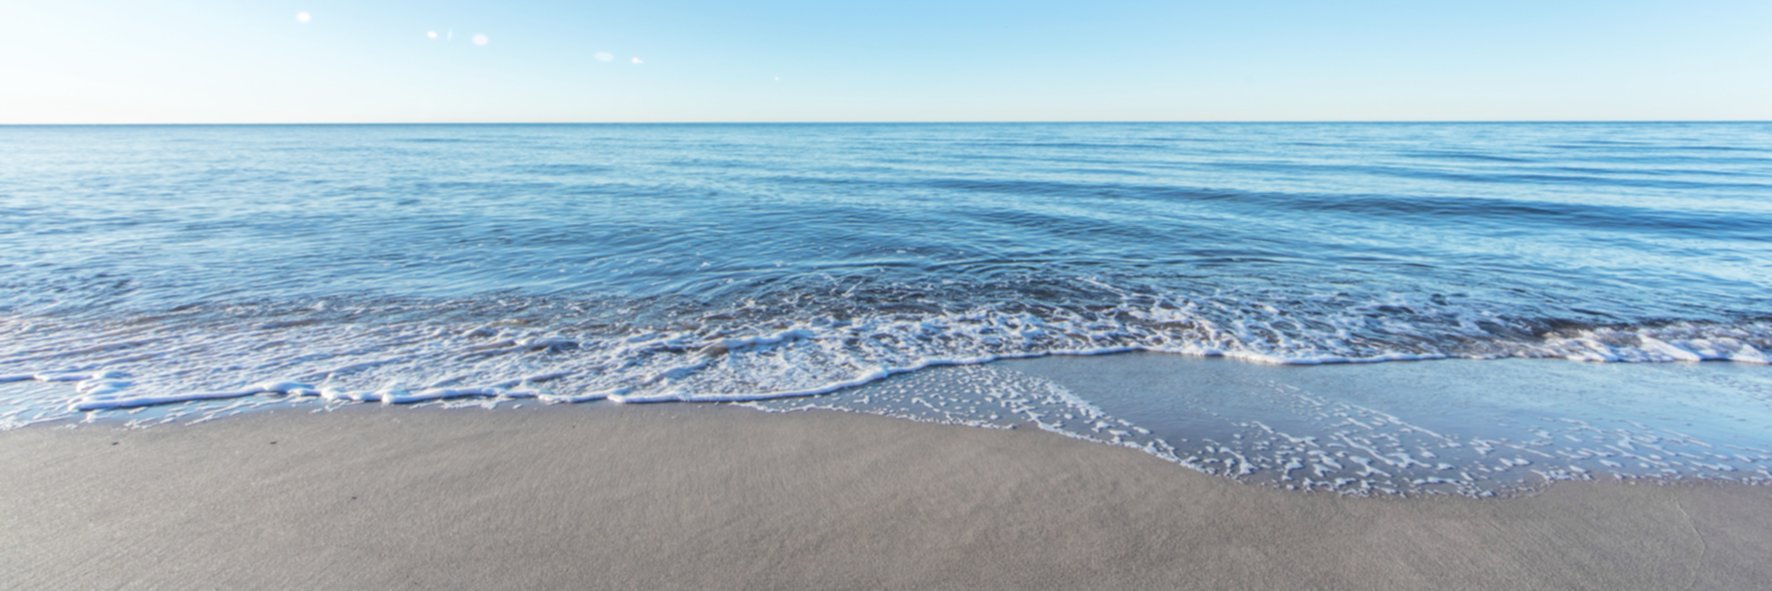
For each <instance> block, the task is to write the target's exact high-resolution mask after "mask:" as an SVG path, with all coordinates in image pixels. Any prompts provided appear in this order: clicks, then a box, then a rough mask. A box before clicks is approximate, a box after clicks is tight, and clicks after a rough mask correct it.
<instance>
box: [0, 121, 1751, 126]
mask: <svg viewBox="0 0 1772 591" xmlns="http://www.w3.org/2000/svg"><path fill="white" fill-rule="evenodd" d="M1532 123H1536V124H1545V123H1554V124H1607V123H1673V124H1679V123H1772V119H1148V120H1146V119H1123V120H1122V119H1063V120H1060V119H1053V120H989V119H974V120H966V119H936V120H914V119H904V120H896V119H895V120H877V121H870V120H755V121H747V120H690V121H311V122H298V121H195V122H174V121H162V122H50V123H13V122H0V127H229V126H263V127H275V126H285V127H296V126H338V127H345V126H377V125H385V126H400V125H411V126H418V125H463V126H467V125H488V126H490V125H1026V124H1073V125H1104V124H1532Z"/></svg>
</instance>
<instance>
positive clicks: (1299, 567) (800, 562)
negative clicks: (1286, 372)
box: [0, 405, 1772, 588]
mask: <svg viewBox="0 0 1772 591" xmlns="http://www.w3.org/2000/svg"><path fill="white" fill-rule="evenodd" d="M272 442H275V443H272ZM0 469H3V470H4V471H5V472H6V473H7V476H6V477H5V478H0V521H4V522H5V523H8V524H9V527H8V528H6V529H5V533H0V536H5V538H6V539H7V543H6V547H8V548H9V549H10V550H9V551H8V552H6V553H4V555H3V556H0V571H5V572H8V573H14V574H13V575H9V577H8V579H9V581H8V582H7V583H5V585H0V586H8V587H10V586H17V587H18V588H62V587H73V588H94V587H125V588H132V587H157V586H171V587H223V588H225V587H235V588H238V587H278V588H289V587H298V588H315V587H363V586H375V587H387V586H395V585H419V586H425V587H432V586H441V587H484V586H501V587H508V586H519V587H566V586H585V585H592V586H597V587H616V588H627V587H642V586H646V587H652V586H667V587H722V588H724V587H789V588H831V587H836V588H879V587H888V588H908V587H918V588H921V587H989V588H1010V587H1014V588H1024V587H1045V588H1060V587H1106V586H1112V585H1124V586H1133V587H1153V586H1160V587H1168V588H1224V587H1274V586H1286V587H1314V588H1353V587H1375V586H1389V587H1398V586H1408V587H1421V586H1430V585H1431V586H1436V587H1448V588H1497V587H1507V588H1672V587H1679V586H1685V585H1691V584H1696V585H1700V586H1703V587H1707V588H1718V587H1721V588H1740V587H1751V586H1752V585H1754V584H1757V583H1758V582H1761V581H1764V580H1766V578H1767V577H1772V565H1767V564H1766V563H1765V561H1763V560H1761V557H1763V556H1766V555H1772V511H1768V509H1772V488H1769V487H1759V486H1746V485H1734V484H1724V483H1679V484H1672V485H1665V484H1646V483H1632V482H1628V481H1611V480H1599V481H1586V482H1558V483H1554V484H1552V485H1551V486H1550V487H1549V488H1548V489H1546V490H1544V491H1542V492H1539V493H1536V494H1532V495H1526V496H1519V497H1513V498H1506V499H1470V498H1463V497H1456V496H1429V497H1412V498H1391V497H1381V498H1350V497H1345V496H1340V495H1330V494H1305V493H1300V492H1292V491H1284V490H1278V489H1274V488H1271V487H1265V486H1257V485H1251V484H1245V483H1239V482H1234V481H1231V480H1228V479H1224V478H1220V477H1216V476H1209V475H1206V474H1200V473H1196V472H1193V471H1190V470H1187V469H1185V468H1182V467H1180V466H1176V465H1174V464H1171V463H1169V462H1166V461H1164V460H1162V459H1159V458H1157V457H1154V456H1150V455H1148V454H1146V453H1143V452H1141V451H1138V450H1134V449H1126V448H1119V447H1114V446H1109V445H1101V444H1097V443H1090V442H1086V441H1078V440H1075V439H1072V438H1068V437H1065V436H1062V435H1059V434H1054V433H1046V432H1042V431H1039V430H1037V429H1015V430H1009V431H1004V430H995V429H977V428H970V427H963V426H950V425H937V424H929V423H919V422H914V421H907V420H902V419H895V418H885V417H874V416H866V415H860V414H850V413H833V412H824V413H817V412H798V413H764V412H756V411H754V410H751V409H743V408H724V407H690V406H675V405H672V406H652V405H646V406H602V407H583V406H577V407H574V406H566V407H550V408H546V409H537V408H533V407H525V408H520V409H512V408H501V409H498V410H497V411H494V412H474V411H471V410H465V409H455V410H445V409H434V408H392V409H391V408H381V407H374V406H358V407H347V408H343V409H339V410H336V411H332V412H326V413H312V412H297V411H296V409H277V410H265V411H262V412H254V413H248V414H246V415H242V416H236V417H230V418H228V419H226V420H221V421H213V422H208V423H202V424H197V425H180V426H163V427H157V428H153V429H140V430H128V429H122V428H117V427H113V426H103V425H99V426H85V427H82V428H80V429H72V430H70V429H56V428H39V427H28V428H23V429H15V430H12V431H7V432H0Z"/></svg>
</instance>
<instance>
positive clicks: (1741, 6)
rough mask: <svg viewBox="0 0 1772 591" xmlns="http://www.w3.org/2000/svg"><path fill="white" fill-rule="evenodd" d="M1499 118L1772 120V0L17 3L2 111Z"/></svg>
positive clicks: (691, 117) (311, 117) (0, 38)
mask: <svg viewBox="0 0 1772 591" xmlns="http://www.w3.org/2000/svg"><path fill="white" fill-rule="evenodd" d="M304 13H305V14H306V15H307V18H306V19H303V18H299V15H301V14H304ZM304 20H305V22H304ZM432 31H435V32H436V33H437V38H436V39H432V38H430V36H429V35H427V33H428V32H432ZM475 35H484V36H485V39H484V40H485V44H484V45H480V44H476V43H474V36H475ZM600 58H601V59H600ZM634 58H639V60H640V61H641V62H642V63H634ZM605 60H606V61H605ZM1495 119H1598V120H1612V119H1772V1H1768V0H1716V1H1704V0H1688V1H1683V2H1681V1H1628V0H1626V1H1572V0H1570V1H1555V0H1541V1H1533V2H1524V1H1522V2H1515V1H1494V0H1488V1H1469V2H1450V1H1448V2H1440V1H1432V0H1413V1H1401V0H1399V1H1384V2H1377V1H1343V2H1329V1H1314V2H1313V1H1298V2H1281V1H1266V2H1264V1H1233V0H1212V1H1191V0H1151V1H1144V0H1090V1H1083V0H1077V1H1070V2H1052V1H1045V0H1019V1H995V0H991V1H968V0H942V1H927V0H895V1H889V2H875V1H860V0H855V1H838V0H824V1H800V0H795V1H763V0H754V1H750V2H718V1H673V0H629V1H626V2H619V3H617V2H554V1H527V2H525V1H511V2H493V1H459V0H445V1H426V2H408V1H362V0H307V1H287V0H255V1H251V2H243V1H240V0H155V1H141V0H42V1H35V0H25V1H14V2H9V3H7V4H6V5H5V6H4V7H0V123H58V122H59V123H66V122H409V121H830V120H839V121H875V120H910V121H945V120H1091V121H1102V120H1495Z"/></svg>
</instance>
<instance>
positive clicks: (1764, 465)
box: [753, 354, 1772, 496]
mask: <svg viewBox="0 0 1772 591" xmlns="http://www.w3.org/2000/svg"><path fill="white" fill-rule="evenodd" d="M753 404H755V405H756V406H758V407H759V408H762V409H764V410H771V411H798V410H812V409H820V410H826V409H828V410H840V411H848V412H861V413H869V414H879V415H885V416H895V417H903V418H909V419H915V420H922V421H930V422H938V423H952V424H964V425H974V426H981V427H994V428H1017V427H1034V428H1040V429H1045V430H1049V431H1053V432H1057V433H1060V434H1064V435H1068V436H1072V437H1076V438H1080V439H1085V440H1090V441H1097V442H1101V443H1108V444H1113V445H1121V446H1127V447H1132V448H1137V449H1142V450H1144V451H1146V452H1148V453H1151V454H1154V455H1157V456H1159V457H1163V458H1165V459H1168V460H1171V461H1174V462H1176V463H1180V464H1183V465H1186V466H1188V467H1191V468H1194V469H1197V470H1200V471H1203V472H1207V473H1210V474H1218V475H1223V476H1227V477H1231V478H1235V479H1238V480H1242V481H1246V482H1253V483H1261V484H1266V485H1271V486H1276V487H1282V488H1287V489H1293V490H1311V491H1332V492H1338V493H1342V494H1353V495H1381V494H1447V493H1450V494H1462V495H1469V496H1491V495H1495V494H1511V493H1518V492H1525V491H1531V490H1535V489H1538V488H1540V487H1542V486H1544V485H1545V484H1547V483H1550V482H1553V481H1558V480H1587V479H1594V478H1627V479H1641V480H1652V481H1663V480H1676V479H1691V478H1702V479H1709V480H1720V481H1731V482H1744V483H1753V484H1767V483H1772V372H1767V371H1765V370H1764V368H1761V367H1750V366H1743V365H1722V364H1712V365H1703V366H1701V365H1697V364H1607V365H1595V364H1574V363H1566V362H1558V361H1549V360H1496V361H1465V360H1450V361H1436V362H1422V363H1389V364H1358V365H1338V366H1332V367H1311V368H1298V367H1285V366H1272V365H1261V364H1249V363H1237V362H1233V361H1226V360H1215V359H1196V358H1188V357H1183V356H1175V355H1159V354H1126V355H1108V356H1091V357H1048V358H1042V359H1038V360H1028V361H1011V362H1005V363H1001V364H994V365H988V366H965V367H955V368H942V369H938V370H931V371H927V372H922V373H918V374H915V375H912V376H904V377H901V378H895V379H892V380H885V381H882V382H879V383H876V384H871V385H869V386H866V387H861V388H855V389H852V390H846V391H844V392H840V393H837V394H833V395H830V396H822V397H812V398H797V399H783V400H772V401H765V402H759V403H753Z"/></svg>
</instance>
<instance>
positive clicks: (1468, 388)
mask: <svg viewBox="0 0 1772 591" xmlns="http://www.w3.org/2000/svg"><path fill="white" fill-rule="evenodd" d="M1769 362H1772V123H1751V122H1744V123H1320V124H1319V123H1222V124H1221V123H977V124H911V123H895V124H585V125H552V124H537V125H312V126H309V125H289V126H284V125H253V126H9V127H0V429H11V428H22V427H26V426H31V425H46V426H53V425H61V426H68V425H81V424H88V423H104V422H115V421H122V422H125V423H127V424H129V425H132V426H140V427H146V426H150V425H160V424H187V423H191V422H201V421H207V420H226V419H225V417H227V416H229V415H232V414H238V413H241V412H257V411H261V410H267V409H310V410H312V409H334V408H339V407H348V406H352V405H361V404H369V403H377V404H418V405H442V406H450V407H471V408H497V407H501V406H520V405H525V404H528V405H545V404H549V403H592V404H618V403H622V404H634V403H667V402H668V403H689V404H698V403H701V404H706V403H725V404H743V405H746V406H752V407H755V408H757V409H759V410H765V411H775V412H808V411H814V412H815V411H819V410H827V411H828V410H836V411H852V412H869V413H874V414H883V415H888V416H898V417H901V418H906V419H913V420H932V421H941V422H951V423H956V424H965V425H972V426H976V427H986V428H1020V427H1034V428H1044V429H1047V430H1052V431H1055V432H1059V433H1061V434H1066V435H1071V436H1075V437H1078V438H1082V439H1091V440H1096V441H1102V442H1104V443H1111V444H1117V445H1126V446H1128V447H1135V448H1139V449H1143V450H1145V451H1146V452H1149V453H1152V454H1155V455H1158V456H1161V457H1164V458H1166V459H1170V460H1172V461H1175V462H1176V463H1178V464H1181V465H1183V466H1187V467H1191V468H1195V469H1199V470H1202V471H1206V472H1211V473H1215V474H1222V475H1225V476H1228V477H1232V478H1239V479H1244V480H1251V481H1256V482H1261V483H1264V484H1268V485H1274V486H1282V487H1286V488H1298V489H1303V490H1324V491H1337V492H1343V493H1351V494H1384V493H1400V494H1413V493H1436V492H1451V493H1460V494H1473V495H1487V494H1495V493H1501V492H1507V491H1512V490H1517V489H1522V488H1530V487H1532V486H1535V485H1536V484H1537V483H1541V482H1545V481H1550V480H1556V479H1580V478H1593V477H1620V478H1662V479H1666V478H1673V479H1678V478H1725V479H1732V480H1744V481H1769V480H1772V472H1768V470H1767V467H1768V466H1772V368H1768V367H1767V364H1768V363H1769ZM1135 378H1136V379H1135ZM1399 409H1401V410H1399ZM1670 409H1674V410H1670ZM1214 417H1216V418H1214ZM1429 434H1432V435H1431V436H1430V435H1429ZM1590 435H1591V437H1590ZM1436 438H1438V439H1436ZM1533 442H1537V443H1536V444H1534V443H1533ZM1386 446H1389V447H1386ZM1510 446H1511V447H1510ZM1485 449H1486V450H1488V451H1482V450H1485ZM1497 450H1499V451H1497ZM1479 452H1480V453H1479ZM1421 453H1426V454H1427V455H1421ZM1239 458H1240V459H1239ZM1355 458H1358V459H1355ZM1516 462H1519V463H1517V464H1516Z"/></svg>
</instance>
